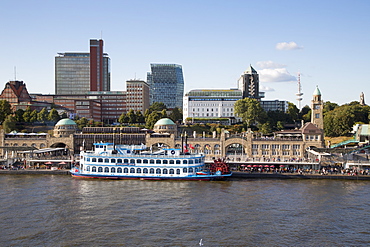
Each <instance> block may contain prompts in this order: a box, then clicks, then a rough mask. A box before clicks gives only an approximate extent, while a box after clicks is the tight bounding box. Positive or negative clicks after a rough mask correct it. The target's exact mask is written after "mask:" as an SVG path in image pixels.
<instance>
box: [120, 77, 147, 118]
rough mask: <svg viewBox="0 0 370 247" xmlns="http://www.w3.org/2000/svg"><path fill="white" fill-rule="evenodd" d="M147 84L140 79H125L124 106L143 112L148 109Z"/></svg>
mask: <svg viewBox="0 0 370 247" xmlns="http://www.w3.org/2000/svg"><path fill="white" fill-rule="evenodd" d="M149 106H150V104H149V86H148V84H147V83H146V82H145V81H142V80H128V81H126V107H127V109H132V110H134V111H141V112H142V113H143V114H144V113H145V110H146V109H149Z"/></svg>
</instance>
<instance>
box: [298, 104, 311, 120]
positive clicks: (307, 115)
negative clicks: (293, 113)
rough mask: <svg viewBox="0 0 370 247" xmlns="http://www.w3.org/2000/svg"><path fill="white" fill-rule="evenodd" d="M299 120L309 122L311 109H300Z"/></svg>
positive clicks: (305, 107) (306, 107)
mask: <svg viewBox="0 0 370 247" xmlns="http://www.w3.org/2000/svg"><path fill="white" fill-rule="evenodd" d="M299 118H300V119H302V120H303V121H305V122H310V121H311V108H310V107H309V106H308V105H306V106H304V107H303V108H302V110H301V112H300V113H299Z"/></svg>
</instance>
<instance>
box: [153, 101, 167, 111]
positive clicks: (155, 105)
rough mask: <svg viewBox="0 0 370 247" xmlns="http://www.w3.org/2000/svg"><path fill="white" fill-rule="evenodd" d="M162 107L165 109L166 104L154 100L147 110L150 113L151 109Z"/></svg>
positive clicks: (158, 109) (160, 108)
mask: <svg viewBox="0 0 370 247" xmlns="http://www.w3.org/2000/svg"><path fill="white" fill-rule="evenodd" d="M163 109H167V107H166V105H165V104H164V103H162V102H154V103H153V104H152V105H151V106H150V107H149V112H150V113H152V112H153V111H158V112H159V111H162V110H163Z"/></svg>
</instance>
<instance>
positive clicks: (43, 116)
mask: <svg viewBox="0 0 370 247" xmlns="http://www.w3.org/2000/svg"><path fill="white" fill-rule="evenodd" d="M37 120H38V121H39V122H41V123H45V121H46V120H48V111H47V110H46V108H42V110H41V111H40V112H39V113H38V114H37Z"/></svg>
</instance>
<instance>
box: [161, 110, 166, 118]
mask: <svg viewBox="0 0 370 247" xmlns="http://www.w3.org/2000/svg"><path fill="white" fill-rule="evenodd" d="M167 117H168V116H167V110H166V109H163V110H162V111H161V118H167Z"/></svg>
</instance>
